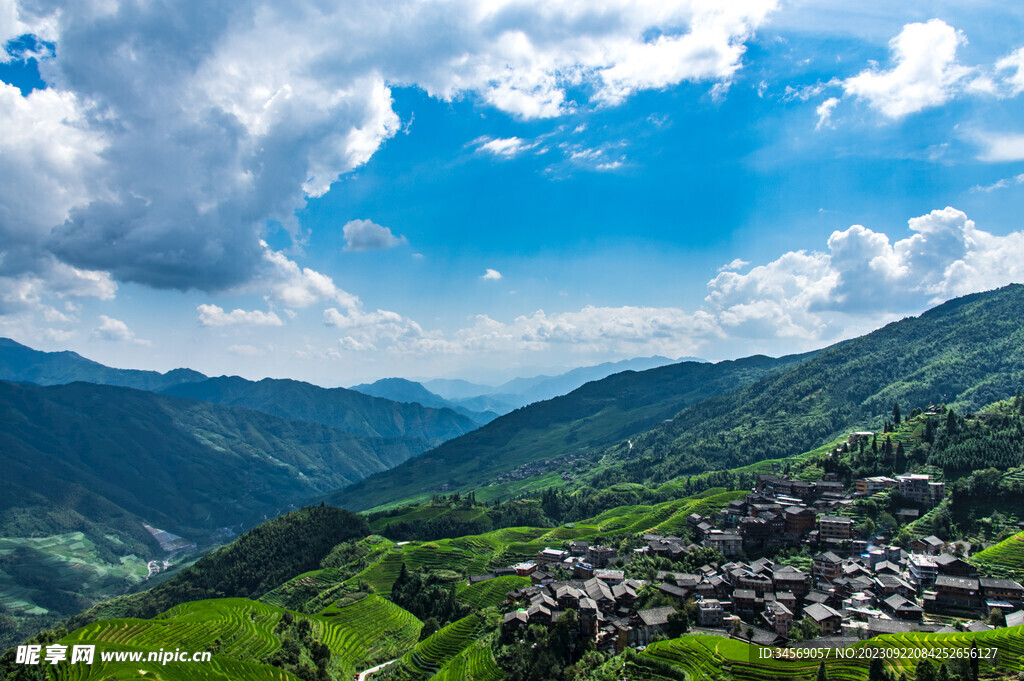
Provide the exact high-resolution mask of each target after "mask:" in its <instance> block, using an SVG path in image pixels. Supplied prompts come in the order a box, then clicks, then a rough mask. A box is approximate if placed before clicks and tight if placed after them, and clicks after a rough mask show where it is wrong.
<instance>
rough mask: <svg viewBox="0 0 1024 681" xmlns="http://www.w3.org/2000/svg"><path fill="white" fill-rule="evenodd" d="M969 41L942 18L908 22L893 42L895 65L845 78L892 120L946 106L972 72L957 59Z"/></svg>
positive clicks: (851, 90)
mask: <svg viewBox="0 0 1024 681" xmlns="http://www.w3.org/2000/svg"><path fill="white" fill-rule="evenodd" d="M966 42H967V40H966V38H964V35H963V33H961V32H960V31H958V30H956V29H955V28H953V27H952V26H950V25H949V24H947V23H946V22H944V21H942V20H941V19H932V20H931V21H928V22H925V23H913V24H907V25H906V26H904V27H903V30H902V31H901V32H900V34H899V35H897V36H896V37H895V38H893V39H892V40H891V41H890V42H889V48H890V50H891V52H892V62H893V67H892V68H891V69H889V70H888V71H883V70H879V69H877V68H871V69H867V70H865V71H862V72H860V73H859V74H857V75H856V76H853V77H852V78H848V79H846V80H845V81H843V88H844V89H845V91H846V94H848V95H853V96H856V97H859V98H862V99H865V100H866V101H867V102H868V103H869V104H870V105H871V106H872V107H873V108H875V109H877V110H879V111H881V112H882V113H883V114H884V115H885V116H888V117H889V118H902V117H903V116H906V115H908V114H912V113H916V112H918V111H921V110H923V109H926V108H929V107H933V106H939V105H941V104H945V103H946V102H947V101H949V100H950V99H951V98H952V97H953V96H954V94H955V93H956V89H957V87H958V85H959V84H960V82H961V81H962V80H963V79H964V78H966V77H967V76H968V75H969V74H970V73H971V72H972V69H970V68H968V67H965V66H961V65H960V64H959V63H957V59H956V52H957V48H958V47H959V46H960V45H963V44H964V43H966ZM819 115H820V113H819Z"/></svg>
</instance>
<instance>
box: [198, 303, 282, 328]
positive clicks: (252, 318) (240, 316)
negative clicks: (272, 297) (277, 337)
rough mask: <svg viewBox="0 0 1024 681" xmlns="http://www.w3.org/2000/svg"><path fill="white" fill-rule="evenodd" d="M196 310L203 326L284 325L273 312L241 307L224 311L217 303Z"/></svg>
mask: <svg viewBox="0 0 1024 681" xmlns="http://www.w3.org/2000/svg"><path fill="white" fill-rule="evenodd" d="M196 311H198V312H199V323H200V324H202V325H203V326H284V322H283V321H281V318H280V317H278V316H277V314H275V313H274V312H263V311H261V310H251V311H246V310H242V309H235V310H232V311H231V312H225V311H224V309H223V308H222V307H220V306H218V305H200V306H199V307H197V308H196Z"/></svg>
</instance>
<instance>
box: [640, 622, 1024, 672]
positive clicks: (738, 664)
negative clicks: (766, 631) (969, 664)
mask: <svg viewBox="0 0 1024 681" xmlns="http://www.w3.org/2000/svg"><path fill="white" fill-rule="evenodd" d="M972 644H975V645H977V647H978V648H979V649H984V648H997V649H998V650H999V654H998V656H997V660H996V663H995V665H996V667H997V668H998V670H999V671H1001V672H1004V673H1006V672H1008V673H1019V672H1021V671H1022V670H1024V664H1022V660H1024V627H1013V628H1010V629H995V630H992V631H984V632H977V633H970V632H967V633H956V634H923V633H910V634H893V635H885V636H879V637H878V638H875V639H871V640H870V641H865V642H863V643H858V644H856V645H854V646H852V649H853V651H852V652H851V653H850V654H851V655H852V657H850V658H844V659H840V658H839V656H836V655H834V654H833V655H832V656H831V657H830V658H828V659H826V661H825V664H826V667H827V669H828V677H829V679H836V680H839V681H863V680H864V679H866V678H867V675H868V666H869V663H870V657H868V656H860V653H859V651H860V650H861V649H869V650H870V649H872V648H883V649H887V650H889V651H898V652H888V653H885V654H883V656H882V657H883V659H885V660H886V664H887V666H888V668H889V670H890V671H892V672H893V673H894V674H896V675H897V676H898V675H899V674H900V673H903V672H905V673H906V674H907V676H908V677H909V678H913V677H914V669H915V667H916V663H917V660H918V659H921V656H920V655H915V654H914V653H913V651H935V654H947V653H948V651H955V650H957V649H959V650H964V651H967V650H969V649H970V647H971V645H972ZM758 650H759V648H758V647H757V646H751V645H749V644H747V643H744V642H742V641H736V640H733V639H728V638H725V637H719V636H684V637H682V638H677V639H673V640H671V641H661V642H658V643H654V644H651V645H650V646H649V647H648V648H647V650H645V651H644V652H643V653H641V654H640V657H639V660H640V661H642V660H643V659H645V658H649V659H654V660H659V661H661V662H664V663H668V664H671V665H673V666H675V667H678V668H681V669H683V670H684V671H685V672H686V673H687V674H688V675H689V678H690V679H693V681H700V680H702V679H709V680H713V679H720V678H723V675H724V673H728V674H729V675H730V676H731V678H732V679H735V680H736V681H775V680H777V679H780V678H786V679H791V680H793V681H813V680H814V679H815V678H816V676H817V672H818V664H819V662H820V659H807V660H799V661H790V660H775V659H768V660H762V659H760V658H759V655H758ZM954 654H955V653H954ZM934 659H935V658H933V660H934ZM988 664H989V663H988V662H987V661H982V663H981V665H982V669H983V670H984V669H985V668H986V667H987V665H988Z"/></svg>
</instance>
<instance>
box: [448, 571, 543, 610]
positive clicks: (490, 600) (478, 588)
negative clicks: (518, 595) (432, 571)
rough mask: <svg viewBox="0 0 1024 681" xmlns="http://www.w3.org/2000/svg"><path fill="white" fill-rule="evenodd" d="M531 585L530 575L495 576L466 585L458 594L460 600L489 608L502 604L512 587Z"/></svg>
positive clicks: (476, 606)
mask: <svg viewBox="0 0 1024 681" xmlns="http://www.w3.org/2000/svg"><path fill="white" fill-rule="evenodd" d="M529 585H530V578H529V577H515V576H509V577H495V578H494V579H489V580H487V581H486V582H478V583H476V584H473V585H471V586H464V587H462V588H461V589H458V591H457V593H456V595H457V596H458V598H459V600H460V601H463V602H464V603H468V604H469V605H472V606H473V607H474V608H481V609H482V608H487V607H490V606H497V605H501V604H502V602H504V600H505V595H506V594H507V593H508V592H509V591H511V590H512V589H519V588H521V587H524V586H529Z"/></svg>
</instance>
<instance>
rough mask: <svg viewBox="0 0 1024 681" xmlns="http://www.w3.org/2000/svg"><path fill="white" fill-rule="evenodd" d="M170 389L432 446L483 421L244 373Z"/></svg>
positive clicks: (177, 393)
mask: <svg viewBox="0 0 1024 681" xmlns="http://www.w3.org/2000/svg"><path fill="white" fill-rule="evenodd" d="M164 393H165V394H167V395H173V396H175V397H188V398H192V399H196V400H203V401H205V402H213V403H216V404H222V405H226V406H231V407H246V408H248V409H255V410H258V411H261V412H264V413H266V414H271V415H273V416H277V417H279V418H283V419H289V420H293V421H306V422H309V423H319V424H322V425H325V426H330V427H332V428H337V429H339V430H344V431H346V432H349V433H355V434H357V435H365V436H370V437H385V438H416V439H419V440H425V441H427V442H429V443H430V444H431V445H436V444H440V443H441V442H444V441H445V440H450V439H452V438H453V437H458V436H460V435H463V434H465V433H468V432H470V431H472V430H475V429H476V428H477V427H478V425H479V424H478V423H477V422H476V421H474V420H472V419H470V418H468V417H466V416H463V415H462V414H457V413H455V412H454V411H452V410H451V409H431V408H428V407H424V406H422V405H419V404H410V403H403V402H392V401H391V400H386V399H383V398H380V397H372V396H370V395H364V394H363V393H360V392H356V391H355V390H346V389H345V388H331V389H328V388H321V387H320V386H317V385H313V384H312V383H305V382H303V381H293V380H285V379H272V378H265V379H263V380H262V381H248V380H246V379H244V378H240V377H238V376H220V377H218V378H211V379H208V380H205V381H201V382H197V383H188V384H180V385H176V386H172V387H170V388H168V389H167V390H165V391H164ZM421 451H422V450H421Z"/></svg>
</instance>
